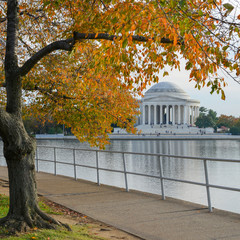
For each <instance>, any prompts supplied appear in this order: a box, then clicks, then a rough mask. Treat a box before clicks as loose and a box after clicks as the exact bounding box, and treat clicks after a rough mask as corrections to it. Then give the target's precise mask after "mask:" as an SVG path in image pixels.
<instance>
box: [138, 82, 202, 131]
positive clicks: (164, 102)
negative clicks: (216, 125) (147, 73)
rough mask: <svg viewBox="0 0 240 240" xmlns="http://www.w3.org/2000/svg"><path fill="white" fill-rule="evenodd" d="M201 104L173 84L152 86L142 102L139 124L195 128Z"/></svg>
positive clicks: (166, 83)
mask: <svg viewBox="0 0 240 240" xmlns="http://www.w3.org/2000/svg"><path fill="white" fill-rule="evenodd" d="M199 106H200V102H199V101H198V100H194V99H190V97H189V95H188V94H187V93H186V92H185V91H184V90H183V89H181V88H180V87H179V86H177V85H176V84H174V83H171V82H160V83H157V84H155V85H154V86H152V87H151V88H150V89H149V90H148V91H147V92H146V93H145V95H144V97H143V98H142V100H141V102H140V111H141V115H140V117H139V118H138V124H139V125H142V126H144V128H146V127H148V128H149V127H151V128H153V127H155V126H162V125H165V126H178V125H182V126H183V125H185V126H194V123H195V121H196V118H197V117H198V116H199Z"/></svg>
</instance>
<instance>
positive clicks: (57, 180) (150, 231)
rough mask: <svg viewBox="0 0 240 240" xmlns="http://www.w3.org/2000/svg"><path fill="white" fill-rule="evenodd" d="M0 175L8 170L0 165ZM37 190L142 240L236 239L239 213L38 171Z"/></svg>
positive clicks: (239, 225) (2, 177)
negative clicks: (127, 191)
mask: <svg viewBox="0 0 240 240" xmlns="http://www.w3.org/2000/svg"><path fill="white" fill-rule="evenodd" d="M0 179H7V169H6V168H5V167H0ZM37 180H38V192H39V194H41V195H43V196H45V197H47V198H48V199H50V200H52V201H54V202H57V203H59V204H62V205H64V206H67V207H68V208H71V209H73V210H75V211H78V212H80V213H83V214H85V215H87V216H89V217H92V218H94V219H96V220H99V221H102V222H104V223H106V224H109V225H112V226H114V227H116V228H119V229H121V230H124V231H126V232H129V233H132V234H134V235H136V236H139V237H141V238H143V239H147V240H161V239H164V240H198V239H199V240H205V239H208V240H210V239H211V240H213V239H219V240H220V239H221V240H223V239H226V240H239V239H240V215H238V214H231V213H228V212H224V211H219V210H214V213H209V212H208V210H207V209H206V208H204V207H202V206H200V205H196V204H192V203H186V202H183V201H179V200H174V199H167V200H166V201H163V200H161V198H160V197H159V196H157V195H152V194H144V193H140V192H135V191H133V192H130V193H126V192H125V191H124V190H121V189H118V188H114V187H108V186H100V187H99V186H97V185H96V184H94V183H90V182H87V181H80V180H78V181H75V180H73V179H71V178H67V177H62V176H54V175H51V174H46V173H37Z"/></svg>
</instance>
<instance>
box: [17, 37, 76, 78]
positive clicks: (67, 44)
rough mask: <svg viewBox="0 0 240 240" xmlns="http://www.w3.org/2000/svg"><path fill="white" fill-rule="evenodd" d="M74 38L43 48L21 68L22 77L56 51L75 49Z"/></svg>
mask: <svg viewBox="0 0 240 240" xmlns="http://www.w3.org/2000/svg"><path fill="white" fill-rule="evenodd" d="M73 42H74V40H73V38H71V39H67V40H61V41H56V42H53V43H51V44H49V45H48V46H46V47H44V48H42V49H41V50H40V51H38V52H37V53H35V54H34V55H33V56H32V57H31V58H30V59H28V60H27V61H26V62H25V63H24V65H23V66H22V67H21V68H20V75H21V76H25V75H26V74H27V73H28V72H29V71H30V70H31V69H32V68H33V67H34V65H35V64H36V63H38V62H39V61H40V60H41V59H42V58H43V57H45V56H47V55H48V54H50V53H51V52H53V51H56V50H65V51H71V50H72V48H73Z"/></svg>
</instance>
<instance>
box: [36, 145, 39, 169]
mask: <svg viewBox="0 0 240 240" xmlns="http://www.w3.org/2000/svg"><path fill="white" fill-rule="evenodd" d="M36 171H37V172H39V169H38V150H37V147H36Z"/></svg>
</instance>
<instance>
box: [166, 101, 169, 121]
mask: <svg viewBox="0 0 240 240" xmlns="http://www.w3.org/2000/svg"><path fill="white" fill-rule="evenodd" d="M166 124H167V125H168V124H169V105H167V106H166Z"/></svg>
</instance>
